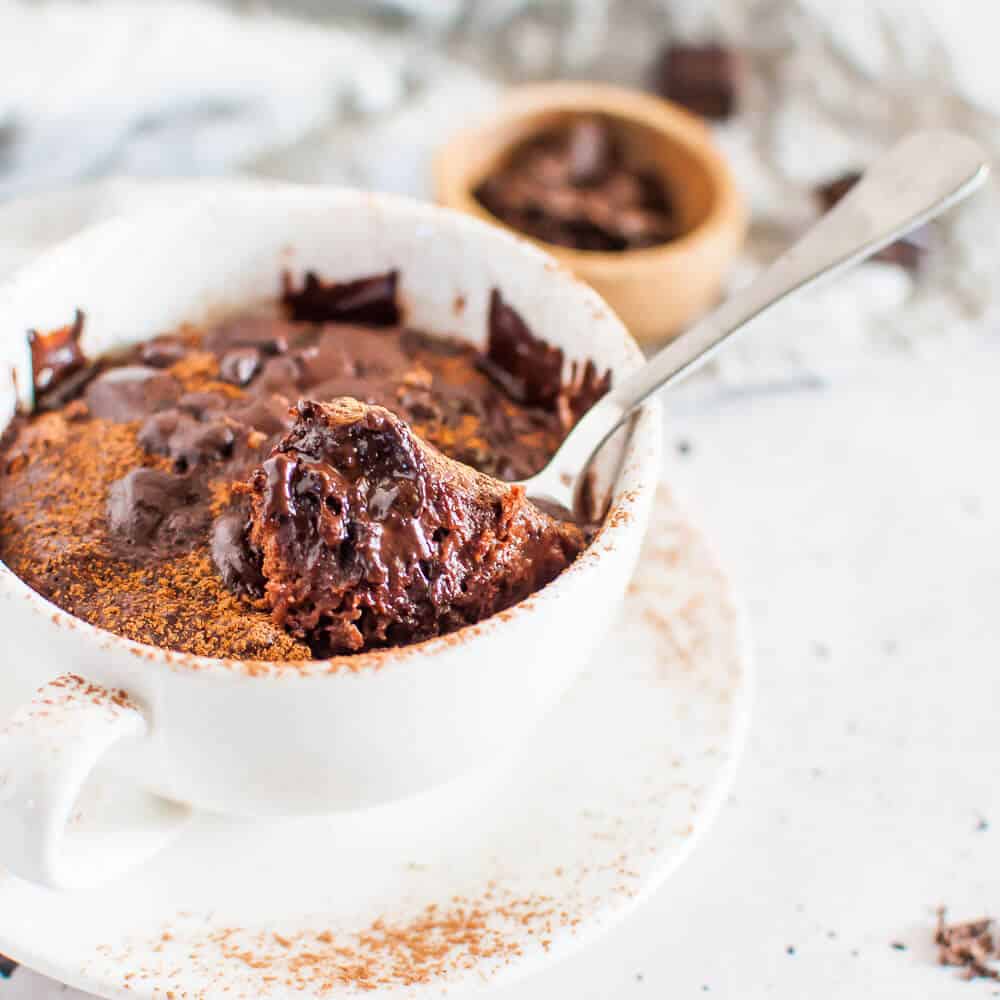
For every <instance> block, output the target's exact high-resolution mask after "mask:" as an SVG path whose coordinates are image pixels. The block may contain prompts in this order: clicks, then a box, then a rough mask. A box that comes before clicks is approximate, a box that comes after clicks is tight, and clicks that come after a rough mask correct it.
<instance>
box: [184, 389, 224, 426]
mask: <svg viewBox="0 0 1000 1000" xmlns="http://www.w3.org/2000/svg"><path fill="white" fill-rule="evenodd" d="M228 406H229V400H228V399H226V397H225V396H223V395H222V393H221V392H204V391H203V392H186V393H184V395H183V396H181V398H180V399H178V400H177V408H178V409H179V410H183V411H184V412H185V413H189V414H191V416H192V417H195V418H196V419H198V420H204V419H205V418H206V417H208V416H218V415H219V414H221V413H222V412H223V411H224V410H225V409H226V408H227V407H228Z"/></svg>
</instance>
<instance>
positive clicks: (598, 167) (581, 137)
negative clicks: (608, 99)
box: [569, 118, 615, 187]
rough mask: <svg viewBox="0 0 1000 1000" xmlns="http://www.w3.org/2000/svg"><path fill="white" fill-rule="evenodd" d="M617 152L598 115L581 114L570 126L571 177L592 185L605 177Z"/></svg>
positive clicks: (585, 184) (578, 182) (574, 181)
mask: <svg viewBox="0 0 1000 1000" xmlns="http://www.w3.org/2000/svg"><path fill="white" fill-rule="evenodd" d="M614 155H615V147H614V143H613V141H612V139H611V134H610V131H609V130H608V126H607V125H606V124H605V123H604V122H603V121H601V120H600V119H599V118H581V119H580V120H579V121H577V122H575V123H574V124H573V125H572V126H571V127H570V130H569V180H570V183H571V184H575V185H577V186H578V187H590V186H591V185H594V184H598V183H600V182H601V181H602V180H604V179H605V177H607V175H608V171H609V170H610V169H611V164H612V161H613V159H614Z"/></svg>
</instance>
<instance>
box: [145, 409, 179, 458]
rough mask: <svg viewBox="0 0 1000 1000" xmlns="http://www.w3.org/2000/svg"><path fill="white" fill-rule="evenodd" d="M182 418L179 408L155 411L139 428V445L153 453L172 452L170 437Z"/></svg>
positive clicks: (163, 453) (165, 453)
mask: <svg viewBox="0 0 1000 1000" xmlns="http://www.w3.org/2000/svg"><path fill="white" fill-rule="evenodd" d="M181 419H182V415H181V412H180V411H179V410H164V411H163V412H162V413H154V414H153V415H152V416H151V417H149V418H148V419H147V420H146V422H145V423H144V424H143V425H142V426H141V427H140V428H139V434H138V436H137V438H136V440H137V441H138V442H139V447H140V448H143V449H145V450H146V451H148V452H149V453H150V454H151V455H167V454H169V453H170V439H171V437H173V435H174V433H175V432H176V430H177V427H178V425H179V424H180V421H181Z"/></svg>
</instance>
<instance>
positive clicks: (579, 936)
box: [0, 490, 748, 998]
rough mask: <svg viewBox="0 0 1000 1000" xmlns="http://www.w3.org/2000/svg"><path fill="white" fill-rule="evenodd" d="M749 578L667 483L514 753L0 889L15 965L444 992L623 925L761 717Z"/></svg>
mask: <svg viewBox="0 0 1000 1000" xmlns="http://www.w3.org/2000/svg"><path fill="white" fill-rule="evenodd" d="M747 687H748V660H747V654H746V648H745V644H744V641H743V636H742V632H741V627H740V621H739V616H738V614H737V612H736V610H735V608H734V604H733V601H732V597H731V594H730V591H729V586H728V584H727V582H726V580H725V577H724V576H723V575H722V573H721V572H720V571H719V569H718V568H717V566H716V564H715V562H714V560H713V558H712V556H711V555H710V553H709V551H708V550H707V548H706V545H705V543H704V541H703V540H702V539H701V538H700V536H699V535H698V534H697V533H696V532H695V531H694V530H693V529H692V528H691V527H690V526H689V524H688V522H687V521H686V520H685V518H684V517H683V516H682V515H681V514H680V513H679V512H678V511H677V509H676V507H675V506H674V504H673V501H672V500H671V499H670V497H669V496H668V494H667V493H666V491H665V490H664V491H662V492H661V495H660V499H659V502H658V505H657V511H656V512H655V514H654V519H653V523H652V524H651V528H650V533H649V540H648V541H647V544H646V549H645V552H644V555H643V558H642V563H641V568H640V570H639V572H638V574H637V576H636V579H635V581H634V582H633V584H632V586H631V589H630V593H629V596H628V602H627V607H626V608H625V609H624V610H623V613H622V616H621V619H620V622H619V624H618V625H617V627H616V628H615V630H614V631H613V634H612V635H610V636H609V637H608V638H607V640H606V641H605V642H604V644H603V645H602V646H601V648H600V649H598V650H597V651H596V653H595V656H594V660H593V663H592V665H591V666H590V667H589V668H588V669H587V670H586V671H585V672H584V674H583V675H582V677H581V679H580V681H579V682H578V683H577V684H576V686H575V687H574V689H573V690H572V691H571V692H570V694H569V695H568V696H567V697H566V699H565V701H563V702H562V703H561V704H560V705H559V706H558V707H557V708H556V709H555V710H554V712H553V713H552V715H551V716H550V717H549V718H548V719H547V720H546V722H545V723H543V727H542V729H541V730H540V731H539V732H538V733H536V735H535V736H534V738H532V739H531V740H529V741H528V743H527V744H526V745H523V746H519V747H512V748H511V750H512V752H513V755H514V756H513V759H512V760H508V761H506V762H505V764H504V767H503V768H502V769H498V770H497V771H496V772H495V773H492V774H488V775H485V774H479V775H475V776H473V778H471V779H469V780H467V781H463V783H462V784H461V786H452V787H451V788H447V789H441V790H438V791H436V792H434V793H432V794H430V795H428V796H426V797H424V798H423V799H422V800H420V801H413V802H410V803H405V804H401V805H395V806H391V807H386V808H382V809H378V810H373V811H371V812H369V813H367V814H361V815H358V814H355V815H351V816H345V817H340V818H328V819H310V820H293V821H281V822H268V823H256V824H254V823H245V822H236V821H231V820H226V819H221V818H216V817H209V816H202V817H199V818H197V819H196V820H195V821H194V822H193V823H192V824H191V826H190V827H189V828H188V829H187V830H186V831H185V833H184V834H182V835H181V837H180V838H179V839H178V840H177V841H175V842H174V844H173V845H172V846H171V847H170V848H169V849H168V850H167V851H166V852H164V853H163V854H162V855H160V856H159V857H157V858H156V859H155V860H154V861H153V862H151V863H150V864H149V865H147V866H146V867H145V868H143V869H141V870H140V871H138V872H136V873H134V874H132V875H129V876H127V877H126V878H124V879H123V880H121V881H119V882H117V883H115V884H114V885H112V886H110V887H107V888H104V889H100V890H95V891H86V892H78V893H69V894H67V893H55V892H51V891H48V890H43V889H38V888H35V887H33V886H31V885H28V884H26V883H23V882H20V881H18V880H17V879H15V878H13V877H12V876H9V875H4V876H2V877H0V952H2V953H4V954H7V955H9V956H11V957H12V958H14V959H16V960H18V961H20V962H22V963H23V964H25V965H27V966H30V967H32V968H34V969H36V970H38V971H40V972H43V973H45V974H47V975H49V976H52V977H53V978H56V979H59V980H61V981H62V982H65V983H69V984H70V985H73V986H77V987H79V988H80V989H84V990H88V991H90V992H92V993H97V994H99V995H102V996H108V997H111V996H128V997H133V998H135V997H157V998H164V997H168V998H169V997H177V998H180V997H184V996H188V997H190V996H222V995H224V996H225V997H229V998H236V997H247V998H251V997H265V998H268V997H274V998H277V997H286V996H292V995H302V994H305V995H311V996H347V995H354V994H355V993H357V994H360V993H362V992H364V993H365V995H370V994H371V993H372V992H374V993H375V994H376V995H378V996H399V997H402V996H407V997H409V996H417V995H420V996H423V995H434V996H440V995H441V994H442V992H445V993H449V994H453V993H456V992H461V991H462V990H463V989H468V988H469V987H471V986H476V987H488V986H491V985H494V984H499V983H501V982H509V981H510V980H511V979H513V978H515V977H519V976H523V975H526V974H528V973H530V972H533V971H535V970H537V969H539V968H541V967H542V966H543V965H546V964H548V963H551V962H554V961H556V960H557V959H559V958H562V957H564V956H566V955H567V954H569V953H570V952H572V951H575V950H576V949H578V948H580V947H582V946H583V945H584V944H585V943H586V942H587V941H589V940H590V939H592V938H593V937H594V936H595V935H596V934H598V933H600V932H602V931H604V930H606V929H607V928H608V927H610V926H611V925H612V924H614V923H615V922H616V921H618V920H620V919H621V918H622V917H623V916H625V914H626V913H628V912H629V911H630V910H631V909H632V908H633V907H634V906H635V905H637V903H638V902H639V901H640V900H641V899H642V898H643V897H645V896H646V895H648V894H649V893H651V892H652V891H653V890H654V889H655V888H656V887H657V886H659V885H660V884H661V883H662V882H663V880H664V879H665V878H666V877H667V876H668V875H669V874H670V873H671V872H673V871H674V870H675V869H676V868H677V867H678V865H680V863H681V862H682V861H683V860H684V859H685V858H686V857H687V855H688V853H689V852H690V850H691V848H692V847H693V846H694V844H695V842H696V841H697V839H698V837H699V836H700V835H701V834H702V833H703V832H704V831H705V830H706V829H707V827H708V826H709V824H710V823H711V821H712V820H713V818H714V817H715V815H716V812H717V811H718V808H719V806H720V804H721V802H722V801H723V799H724V796H725V794H726V791H727V789H728V788H729V784H730V780H731V778H732V775H733V770H734V765H735V763H736V758H737V755H738V752H739V750H740V748H741V746H742V743H743V736H744V731H745V728H746V723H747V718H748V698H747Z"/></svg>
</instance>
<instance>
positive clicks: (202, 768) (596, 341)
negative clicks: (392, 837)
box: [0, 188, 660, 887]
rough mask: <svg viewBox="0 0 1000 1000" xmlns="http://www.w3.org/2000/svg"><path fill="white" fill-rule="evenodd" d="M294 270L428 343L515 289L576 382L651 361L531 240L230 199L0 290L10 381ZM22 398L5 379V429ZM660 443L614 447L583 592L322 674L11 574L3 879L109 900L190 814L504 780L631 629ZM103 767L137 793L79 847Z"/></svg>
mask: <svg viewBox="0 0 1000 1000" xmlns="http://www.w3.org/2000/svg"><path fill="white" fill-rule="evenodd" d="M286 268H287V269H291V270H292V271H293V272H300V271H301V270H303V269H306V268H309V269H315V270H317V271H318V272H319V273H320V274H321V275H323V276H324V277H325V278H328V279H333V280H341V279H351V278H356V277H359V276H362V275H367V274H372V273H375V272H380V271H385V270H387V269H389V268H398V269H399V271H400V275H401V285H400V287H401V298H402V300H403V302H404V304H405V310H406V316H407V320H408V322H410V323H411V324H413V325H414V326H417V327H422V328H425V329H428V330H431V331H436V332H441V333H452V334H456V335H458V336H460V337H462V338H465V339H467V340H471V341H474V342H476V343H482V342H483V340H484V338H485V333H486V311H487V303H488V299H489V294H490V290H491V289H492V288H494V287H498V288H500V290H501V291H502V293H503V295H504V298H505V299H506V300H507V301H508V302H510V303H511V304H512V305H513V306H514V307H515V308H516V309H517V310H519V311H520V313H521V314H522V315H523V316H524V318H525V319H526V320H527V322H528V324H529V325H530V326H531V328H532V329H533V330H534V331H535V332H536V333H537V334H538V335H539V336H541V337H543V338H544V339H545V340H547V341H549V342H550V343H552V344H555V345H557V346H559V347H561V348H563V349H564V351H565V353H566V356H567V363H569V362H570V361H572V360H582V359H586V358H593V359H594V360H595V362H596V363H597V365H598V367H599V368H601V369H604V368H610V369H611V370H612V371H613V372H614V373H615V375H616V376H618V377H620V376H621V375H622V374H623V373H625V372H627V371H629V370H630V369H632V368H634V367H635V366H636V365H638V364H640V363H641V360H642V359H641V354H640V352H639V350H638V349H637V347H636V345H635V343H634V342H633V341H632V339H631V338H630V337H629V335H628V333H627V332H626V330H625V329H624V327H623V326H622V324H621V323H620V322H619V320H618V319H617V318H616V317H615V316H614V314H613V313H612V312H611V311H610V309H609V308H608V307H607V306H606V305H605V304H604V303H603V301H602V300H601V299H600V298H599V297H598V296H597V295H596V293H594V292H593V291H592V290H590V289H589V288H587V287H586V286H584V285H583V284H581V283H580V282H579V281H577V280H576V279H574V278H573V277H572V276H571V275H570V274H569V273H568V272H567V271H565V270H564V269H563V268H561V267H560V266H559V265H558V264H556V263H555V262H554V261H553V260H552V259H551V258H549V257H548V256H547V255H545V254H544V253H542V252H541V251H539V250H538V249H536V248H535V247H533V246H531V245H530V244H528V243H527V242H525V241H522V240H520V239H518V238H517V237H514V236H512V235H510V234H507V233H505V232H502V231H501V230H500V229H497V228H493V227H490V226H488V225H485V224H483V223H481V222H478V221H476V220H474V219H471V218H468V217H466V216H463V215H461V214H458V213H455V212H451V211H448V210H446V209H442V208H438V207H434V206H430V205H425V204H420V203H417V202H413V201H409V200H404V199H399V198H394V197H387V196H380V195H371V194H365V193H361V192H356V191H343V190H329V189H320V188H312V189H305V188H299V189H289V188H282V189H275V190H252V191H248V190H246V189H243V190H240V189H234V190H233V191H232V192H222V193H214V194H213V195H212V196H211V197H210V198H209V199H207V200H202V201H198V202H186V203H184V204H183V205H181V204H180V203H175V204H173V205H171V206H170V207H169V208H166V209H160V208H158V209H156V210H154V211H150V212H145V213H140V214H136V215H131V216H127V217H121V218H117V219H113V220H111V221H109V222H106V223H102V224H100V225H98V226H95V227H93V228H92V229H89V230H86V231H85V232H83V233H82V234H81V235H79V236H77V237H75V238H73V239H71V240H69V241H67V242H66V243H63V244H60V245H59V246H58V247H56V248H55V249H54V250H52V251H50V252H48V253H46V254H45V255H43V256H42V257H40V258H39V259H37V260H36V261H35V262H34V263H32V264H31V265H29V266H28V267H27V268H26V269H25V270H23V271H21V272H20V273H19V274H18V275H16V276H15V277H14V278H13V279H12V280H11V281H10V282H9V283H8V284H7V285H5V286H4V287H3V288H2V289H0V330H3V331H4V335H5V340H4V341H3V344H2V345H0V346H2V350H3V352H4V354H3V355H2V360H3V363H4V364H5V365H8V366H13V367H14V368H15V370H16V385H17V386H20V387H21V390H22V392H24V391H25V387H27V386H29V385H30V359H29V355H28V351H27V346H26V341H25V339H24V337H23V334H24V332H25V331H26V330H27V329H28V328H31V327H34V328H37V329H42V330H45V329H51V328H54V327H57V326H62V325H64V324H65V323H66V322H68V321H69V320H70V319H71V318H72V315H73V311H74V309H76V308H82V309H83V310H84V311H85V312H86V315H87V322H86V327H85V334H84V347H85V349H86V351H87V353H88V354H89V355H91V356H96V355H98V354H100V353H102V352H104V351H107V350H110V349H113V348H117V347H121V346H123V345H125V344H129V343H134V342H136V341H140V340H143V339H146V338H149V337H152V336H155V335H157V334H160V333H163V332H165V331H168V330H170V329H171V328H173V327H175V326H176V325H178V324H179V323H181V322H185V321H194V322H197V321H198V320H200V319H204V318H207V317H209V316H210V315H214V314H217V313H218V312H219V311H220V310H222V309H226V308H230V307H233V306H238V305H240V304H246V303H247V302H250V301H257V300H261V299H264V298H269V297H273V296H274V295H275V294H277V291H278V287H279V279H280V274H281V272H282V270H283V269H286ZM12 384H14V383H12V380H11V379H10V378H9V377H8V376H7V375H2V373H0V406H2V407H3V414H2V417H0V423H2V422H6V421H7V420H8V419H9V417H10V415H11V414H12V412H13V410H14V406H15V396H14V389H13V388H12V387H11V386H12ZM659 426H660V420H659V416H658V413H657V412H656V407H655V405H654V406H650V407H647V408H646V410H645V411H644V412H642V413H641V414H640V415H639V417H638V418H637V420H636V421H635V422H634V424H633V426H632V428H631V429H630V431H629V432H628V434H622V435H619V437H618V438H617V440H616V441H615V442H612V444H611V445H610V446H609V447H608V448H607V449H605V453H604V454H603V455H602V459H601V461H600V462H599V463H598V464H599V469H598V482H599V484H600V486H601V488H602V489H604V490H605V491H606V495H608V496H610V498H611V507H610V514H609V516H608V518H607V520H606V522H605V524H604V526H603V527H602V529H601V531H600V533H599V535H598V537H597V538H596V540H595V541H594V543H593V544H592V545H591V547H590V548H589V549H588V550H587V551H586V553H584V554H583V555H582V556H581V558H580V559H578V560H577V562H575V563H574V564H573V565H572V566H571V567H569V568H568V569H567V570H566V572H564V573H563V574H562V575H561V576H560V577H558V578H557V579H556V580H555V581H554V582H553V583H551V584H549V585H548V586H547V587H545V588H544V589H543V590H541V591H540V592H538V593H537V594H534V595H532V596H531V597H530V598H528V599H527V600H525V601H523V602H521V604H519V605H517V606H516V607H514V608H512V609H510V610H509V611H506V612H504V613H502V614H499V615H495V616H494V617H492V618H490V619H488V620H487V621H484V622H482V623H480V624H478V625H475V626H471V627H468V628H466V629H463V630H462V631H460V632H457V633H454V634H452V635H449V636H445V637H440V638H436V639H431V640H429V641H426V642H422V643H418V644H415V645H412V646H407V647H403V648H400V649H388V650H382V651H378V652H373V653H368V654H362V655H360V656H354V657H341V658H335V659H332V660H327V661H317V662H311V663H308V664H306V665H302V664H284V663H246V662H228V661H220V660H212V659H206V658H199V657H194V656H188V655H184V654H180V653H175V652H170V651H167V650H163V649H158V648H154V647H150V646H144V645H141V644H138V643H135V642H130V641H128V640H126V639H122V638H120V637H118V636H115V635H112V634H111V633H108V632H105V631H102V630H100V629H97V628H94V627H92V626H90V625H88V624H86V623H84V622H81V621H79V620H77V619H74V618H72V617H71V616H70V615H68V614H66V613H64V612H62V611H60V610H59V609H58V608H56V607H55V606H54V605H52V604H51V603H49V602H48V601H46V600H44V599H43V598H42V597H40V596H39V595H38V594H36V593H35V592H34V591H32V590H31V589H30V588H29V587H27V586H26V585H25V584H24V583H22V582H21V581H20V580H19V579H18V578H17V577H16V576H14V575H13V574H12V573H11V572H10V571H9V570H8V569H7V567H6V566H2V565H0V598H2V601H0V607H2V609H3V610H2V614H3V619H2V621H3V630H4V634H5V646H6V653H7V655H6V656H5V658H4V659H5V663H4V666H3V674H4V676H3V678H2V679H0V708H4V707H6V708H8V709H10V708H13V706H14V704H16V703H18V702H22V701H23V702H24V704H23V705H22V707H21V708H19V709H17V710H16V711H15V712H14V715H13V718H12V719H11V721H10V723H9V724H8V725H7V727H6V728H5V729H4V730H3V732H2V733H0V864H3V865H4V866H6V867H7V868H9V869H10V870H11V871H13V872H14V873H15V874H17V875H19V876H21V877H23V878H26V879H30V880H32V881H35V882H38V883H42V884H45V885H49V886H56V887H68V886H77V885H93V884H96V883H98V882H100V881H102V880H104V879H106V878H108V877H110V876H112V875H114V874H116V873H117V872H119V871H121V870H123V869H124V868H127V867H129V866H130V865H132V864H135V863H137V862H139V861H141V860H142V859H143V858H145V857H148V856H149V855H150V854H151V853H152V852H154V851H155V850H156V849H158V848H159V847H160V846H161V845H162V844H163V843H164V842H165V840H166V839H167V838H168V837H169V836H170V835H171V833H172V831H174V830H175V829H176V828H177V825H178V823H179V821H180V819H181V818H182V817H183V815H184V812H185V809H184V808H181V807H180V806H179V805H176V804H183V805H184V806H186V807H187V806H193V807H197V808H203V809H208V810H212V811H216V812H223V813H229V814H236V815H244V816H262V815H295V814H319V813H329V812H335V811H339V810H354V809H361V808H365V807H368V806H373V805H378V804H382V803H388V802H392V801H395V800H399V799H403V798H405V797H409V796H415V795H417V794H418V793H423V792H427V791H428V790H430V789H433V788H435V787H437V786H442V785H444V784H445V783H448V782H450V781H452V780H454V779H458V778H460V776H461V775H463V774H465V773H467V772H469V771H470V770H472V769H475V768H476V767H479V766H484V765H487V764H488V763H489V762H491V761H495V760H496V759H498V757H500V756H501V755H502V754H503V753H504V751H505V750H507V749H509V748H511V747H514V746H516V745H518V743H520V742H521V741H522V740H523V738H524V737H525V734H526V733H527V731H528V730H529V729H530V728H531V727H532V726H533V725H535V724H536V723H537V722H538V720H539V719H540V718H541V717H542V715H543V714H544V713H545V711H546V710H547V709H548V708H549V707H550V706H551V705H552V704H553V702H555V701H556V700H557V699H558V698H559V697H560V695H561V694H562V693H563V692H564V691H565V690H566V688H567V687H568V685H569V684H570V683H571V682H572V680H573V678H574V676H575V675H576V674H577V672H578V671H579V670H580V669H581V667H583V666H584V665H585V664H586V662H587V660H588V658H589V656H590V654H591V651H592V650H593V649H594V646H595V644H596V642H597V640H598V639H599V638H600V637H601V635H602V634H603V633H604V632H605V630H606V629H607V628H608V626H609V624H610V622H611V618H612V616H613V614H614V613H615V610H616V608H617V606H618V604H619V602H620V601H621V599H622V597H623V595H624V593H625V587H626V584H627V582H628V579H629V576H630V574H631V572H632V569H633V566H634V563H635V560H636V558H637V555H638V551H639V545H640V542H641V540H642V536H643V533H644V531H645V527H646V522H647V517H648V514H649V511H650V506H651V503H652V499H653V494H654V490H655V487H656V483H657V478H658V472H659ZM40 686H41V689H40V690H38V689H39V687H40ZM34 692H37V693H34ZM98 766H100V767H101V768H102V769H110V771H112V772H113V773H114V774H115V776H116V779H117V780H118V783H119V784H121V786H122V787H123V789H131V790H132V793H133V794H132V795H131V798H128V797H126V799H127V802H128V803H129V804H128V805H127V807H122V808H121V809H120V810H119V817H120V818H119V820H118V821H116V822H115V823H112V824H109V828H108V829H105V830H103V831H102V832H100V833H99V834H95V833H93V832H90V833H88V834H87V835H85V836H83V835H75V833H74V831H76V830H77V829H78V828H79V827H80V823H79V819H80V816H79V814H80V811H81V810H85V809H86V806H85V805H81V791H82V790H83V789H84V787H85V786H86V785H87V782H88V778H89V776H90V775H91V772H92V771H93V770H94V769H95V768H97V767H98ZM140 790H141V791H140ZM85 799H86V796H84V801H85Z"/></svg>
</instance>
